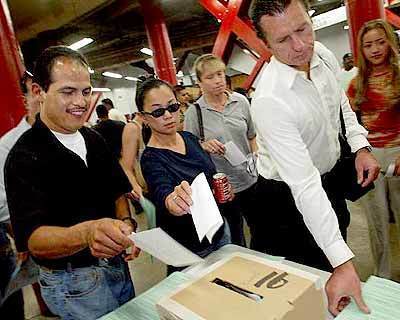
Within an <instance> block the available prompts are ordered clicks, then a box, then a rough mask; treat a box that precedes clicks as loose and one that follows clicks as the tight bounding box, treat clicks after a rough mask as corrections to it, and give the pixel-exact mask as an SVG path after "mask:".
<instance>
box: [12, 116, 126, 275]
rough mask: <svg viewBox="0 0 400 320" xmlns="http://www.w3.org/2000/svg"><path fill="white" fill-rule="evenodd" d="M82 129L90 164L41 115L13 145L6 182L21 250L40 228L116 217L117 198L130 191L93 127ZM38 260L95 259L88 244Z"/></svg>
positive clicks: (55, 265) (57, 262)
mask: <svg viewBox="0 0 400 320" xmlns="http://www.w3.org/2000/svg"><path fill="white" fill-rule="evenodd" d="M79 132H80V133H81V134H82V136H83V138H84V140H85V144H86V149H87V156H86V161H87V166H86V164H85V162H84V161H83V160H82V159H81V158H80V157H79V156H78V155H76V154H75V153H74V152H72V151H71V150H69V149H67V148H66V147H65V146H64V145H63V144H62V143H61V142H59V141H58V140H57V138H56V137H55V136H54V135H53V134H52V133H51V131H50V130H49V129H48V128H47V127H46V126H45V125H44V123H43V122H42V121H41V120H40V119H39V118H37V120H36V122H35V124H34V125H33V127H32V128H31V129H30V130H28V131H27V132H25V133H24V134H23V135H22V136H21V138H20V139H19V140H18V141H17V143H16V144H15V146H14V147H13V148H12V149H11V151H10V153H9V156H8V158H7V161H6V165H5V184H6V192H7V199H8V206H9V210H10V217H11V222H12V225H13V229H14V233H15V240H16V246H17V249H18V251H27V250H28V239H29V237H30V236H31V234H32V233H33V232H34V231H35V230H36V229H37V228H38V227H40V226H59V227H70V226H73V225H75V224H78V223H80V222H84V221H88V220H95V219H100V218H105V217H110V218H115V217H116V216H115V200H116V199H118V198H119V197H120V196H121V195H122V194H124V193H126V192H129V191H130V190H131V186H130V183H129V180H128V179H127V177H126V176H125V173H124V172H123V170H122V168H121V167H120V165H119V163H118V161H117V159H116V158H115V157H114V156H113V155H112V154H111V153H110V151H109V149H108V148H107V146H106V144H105V142H104V139H102V138H101V137H100V135H99V134H98V133H97V132H95V131H94V130H91V129H89V128H85V127H83V128H81V129H80V130H79ZM49 241H51V239H49ZM37 261H38V263H39V264H41V265H44V266H46V267H49V268H54V269H57V268H59V267H60V266H61V267H62V266H64V265H66V262H71V263H72V264H74V263H75V264H76V263H79V264H84V263H86V262H87V264H91V263H92V262H94V261H95V258H94V257H93V256H92V255H91V254H90V250H89V249H88V248H86V249H84V250H82V251H80V252H78V253H76V254H74V255H72V256H70V257H66V258H62V259H51V260H38V259H37Z"/></svg>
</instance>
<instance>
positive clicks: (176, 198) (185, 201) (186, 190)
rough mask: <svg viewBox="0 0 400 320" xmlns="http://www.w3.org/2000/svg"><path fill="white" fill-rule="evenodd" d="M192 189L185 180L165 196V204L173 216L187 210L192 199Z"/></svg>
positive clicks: (180, 214)
mask: <svg viewBox="0 0 400 320" xmlns="http://www.w3.org/2000/svg"><path fill="white" fill-rule="evenodd" d="M191 196H192V189H191V188H190V185H189V183H188V182H187V181H182V183H181V184H180V185H179V186H176V187H175V189H174V191H173V192H171V193H170V194H169V195H168V196H167V197H166V198H165V206H166V208H167V209H168V211H169V212H170V213H171V214H173V215H174V216H182V215H184V214H187V213H188V212H189V209H190V206H191V205H192V204H193V201H192V198H191Z"/></svg>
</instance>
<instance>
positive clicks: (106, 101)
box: [101, 98, 114, 108]
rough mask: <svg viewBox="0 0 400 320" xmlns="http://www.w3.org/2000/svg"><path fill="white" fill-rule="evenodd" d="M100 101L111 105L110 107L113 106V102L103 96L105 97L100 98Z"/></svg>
mask: <svg viewBox="0 0 400 320" xmlns="http://www.w3.org/2000/svg"><path fill="white" fill-rule="evenodd" d="M101 103H103V104H108V105H109V106H111V108H114V103H113V102H112V101H111V99H109V98H105V99H103V100H101Z"/></svg>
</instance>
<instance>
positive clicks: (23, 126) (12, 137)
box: [0, 117, 31, 222]
mask: <svg viewBox="0 0 400 320" xmlns="http://www.w3.org/2000/svg"><path fill="white" fill-rule="evenodd" d="M30 128H31V125H30V124H29V123H28V122H27V121H26V118H25V117H23V118H22V120H21V121H20V122H19V124H18V125H17V126H16V127H15V128H13V129H11V130H10V131H8V132H7V133H6V134H4V135H3V136H2V137H1V138H0V167H1V172H0V222H3V221H7V220H8V219H10V213H9V212H8V205H7V196H6V189H5V186H4V166H5V163H6V160H7V156H8V153H9V152H10V150H11V148H12V147H13V146H14V144H15V143H16V142H17V140H18V139H19V137H21V136H22V134H23V133H24V132H25V131H27V130H28V129H30Z"/></svg>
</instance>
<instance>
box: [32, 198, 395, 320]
mask: <svg viewBox="0 0 400 320" xmlns="http://www.w3.org/2000/svg"><path fill="white" fill-rule="evenodd" d="M349 209H350V212H351V214H352V221H351V225H350V228H349V239H348V243H349V245H350V247H351V248H352V250H353V251H354V253H355V255H356V258H355V264H356V267H357V270H358V272H359V274H360V278H361V279H362V280H363V281H365V280H366V279H368V277H369V276H370V275H371V274H372V273H373V271H374V266H373V262H372V258H371V249H370V246H369V237H368V230H367V224H366V219H365V217H364V215H363V212H362V210H361V208H360V206H359V205H358V204H354V203H349ZM137 219H138V221H139V226H140V227H141V228H142V229H144V228H146V221H145V216H144V214H140V215H138V216H137ZM246 235H247V238H248V236H249V233H248V230H247V229H246ZM399 238H400V237H399V235H398V234H397V233H396V229H395V226H394V225H392V226H391V243H392V250H393V257H394V259H393V261H392V263H393V269H394V272H393V275H394V280H396V281H399V282H400V247H399ZM129 266H130V270H131V274H132V277H133V280H134V284H135V288H136V292H137V294H140V293H141V292H143V291H145V290H147V289H148V288H150V287H152V286H153V285H155V284H156V283H158V282H159V281H161V280H162V279H164V277H165V274H166V267H165V265H163V264H162V263H161V262H159V261H157V260H155V259H152V258H151V257H150V256H149V255H148V254H146V253H142V254H141V255H140V256H139V258H138V259H136V260H135V261H132V262H130V263H129ZM24 297H25V315H26V318H27V319H35V320H40V319H50V318H46V317H42V316H40V315H39V314H40V312H39V308H38V306H37V303H36V298H35V297H34V294H33V291H32V289H31V288H30V287H27V288H25V289H24ZM52 319H54V318H52Z"/></svg>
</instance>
